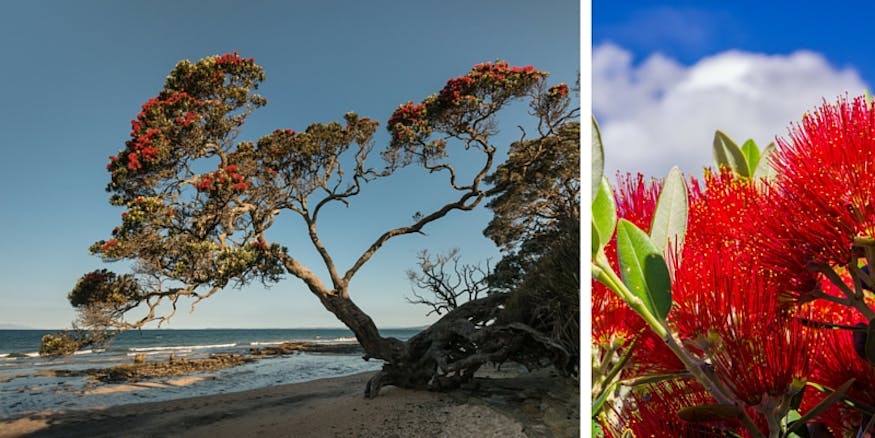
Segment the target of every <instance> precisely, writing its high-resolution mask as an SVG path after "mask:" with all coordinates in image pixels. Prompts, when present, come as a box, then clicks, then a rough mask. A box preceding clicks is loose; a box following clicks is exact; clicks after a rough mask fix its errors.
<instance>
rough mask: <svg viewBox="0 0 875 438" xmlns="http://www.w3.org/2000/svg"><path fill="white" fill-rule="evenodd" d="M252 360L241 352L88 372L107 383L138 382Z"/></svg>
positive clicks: (139, 363) (230, 365)
mask: <svg viewBox="0 0 875 438" xmlns="http://www.w3.org/2000/svg"><path fill="white" fill-rule="evenodd" d="M248 361H251V359H249V358H246V357H244V356H242V355H239V354H215V355H212V356H210V357H208V358H206V359H185V358H182V359H177V358H173V357H171V358H170V359H169V360H168V361H167V362H135V363H133V364H124V365H116V366H114V367H110V368H104V369H91V370H86V373H87V374H89V375H91V376H93V377H95V378H97V379H98V380H101V381H103V382H107V383H116V382H136V381H139V380H143V379H154V378H160V377H172V376H181V375H185V374H190V373H195V372H200V371H212V370H219V369H223V368H228V367H232V366H237V365H241V364H243V363H246V362H248Z"/></svg>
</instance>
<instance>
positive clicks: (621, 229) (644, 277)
mask: <svg viewBox="0 0 875 438" xmlns="http://www.w3.org/2000/svg"><path fill="white" fill-rule="evenodd" d="M617 256H618V258H619V261H620V272H621V274H622V277H623V283H625V284H626V286H627V287H628V288H629V290H630V291H632V293H633V294H634V295H635V296H636V297H638V298H639V299H640V300H641V301H642V302H643V303H644V306H645V307H646V308H647V310H648V311H650V312H651V313H652V314H653V315H654V316H656V317H657V318H658V319H660V320H662V321H665V318H666V316H668V312H669V310H670V309H671V280H670V278H669V273H668V267H667V266H666V264H665V259H664V258H663V257H662V254H661V253H660V251H659V250H658V249H657V248H656V246H655V245H654V244H653V241H652V240H650V237H649V236H648V235H647V233H645V232H644V231H642V230H641V229H640V228H638V227H637V226H635V224H633V223H632V222H629V221H627V220H626V219H620V221H619V223H618V224H617Z"/></svg>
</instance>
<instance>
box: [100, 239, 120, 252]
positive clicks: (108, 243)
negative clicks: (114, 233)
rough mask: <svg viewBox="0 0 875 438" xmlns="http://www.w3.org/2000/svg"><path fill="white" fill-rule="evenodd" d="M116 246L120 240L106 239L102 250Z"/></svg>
mask: <svg viewBox="0 0 875 438" xmlns="http://www.w3.org/2000/svg"><path fill="white" fill-rule="evenodd" d="M116 246H118V240H115V239H111V240H108V241H106V243H104V244H103V245H101V247H100V250H101V251H109V250H110V249H113V248H115V247H116Z"/></svg>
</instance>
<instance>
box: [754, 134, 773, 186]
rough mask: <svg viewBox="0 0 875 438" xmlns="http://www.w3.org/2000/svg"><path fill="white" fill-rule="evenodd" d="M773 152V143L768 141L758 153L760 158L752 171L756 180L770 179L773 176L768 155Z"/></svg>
mask: <svg viewBox="0 0 875 438" xmlns="http://www.w3.org/2000/svg"><path fill="white" fill-rule="evenodd" d="M774 152H775V144H774V143H769V144H768V145H766V147H765V148H764V149H763V150H762V152H761V153H760V159H759V162H758V164H757V166H756V170H755V171H754V173H753V177H754V179H756V180H762V179H765V180H771V179H774V178H775V169H774V168H773V167H772V164H771V163H770V162H769V157H770V156H771V155H772V154H773V153H774Z"/></svg>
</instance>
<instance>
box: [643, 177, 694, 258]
mask: <svg viewBox="0 0 875 438" xmlns="http://www.w3.org/2000/svg"><path fill="white" fill-rule="evenodd" d="M689 209H690V207H689V204H688V199H687V185H686V183H684V177H683V175H682V174H681V171H680V169H678V168H677V167H673V168H672V169H671V171H669V173H668V177H666V179H665V182H664V183H663V184H662V190H661V191H660V193H659V199H658V200H657V202H656V211H655V212H654V213H653V220H652V222H651V225H650V239H651V240H652V241H653V243H654V244H655V245H656V249H657V250H659V251H660V252H661V253H663V254H665V250H666V248H667V247H668V248H672V249H675V246H676V248H677V249H678V252H679V250H680V248H681V247H682V246H683V242H684V234H685V233H686V230H687V215H688V214H689Z"/></svg>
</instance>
